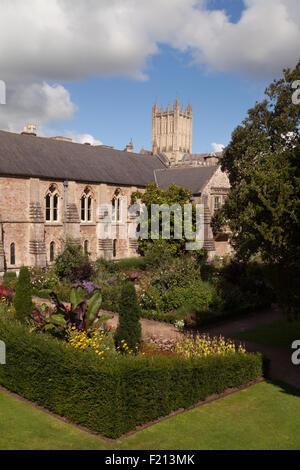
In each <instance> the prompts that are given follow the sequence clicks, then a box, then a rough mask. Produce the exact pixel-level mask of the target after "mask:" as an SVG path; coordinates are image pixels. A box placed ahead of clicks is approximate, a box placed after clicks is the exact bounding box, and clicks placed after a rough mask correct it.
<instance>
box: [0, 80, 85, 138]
mask: <svg viewBox="0 0 300 470" xmlns="http://www.w3.org/2000/svg"><path fill="white" fill-rule="evenodd" d="M76 109H77V107H76V105H75V104H74V103H72V101H71V98H70V94H69V92H68V91H67V90H66V89H65V88H64V87H63V86H62V85H53V86H50V85H49V84H48V83H46V82H43V83H32V84H26V85H21V84H20V85H15V86H14V87H12V88H11V87H8V88H7V99H6V105H4V106H1V107H0V128H1V129H5V130H9V131H11V132H20V130H23V127H24V125H27V124H36V125H37V126H39V127H40V128H42V127H43V126H44V125H45V124H49V123H51V122H56V121H64V120H66V119H72V118H73V115H74V113H75V111H76Z"/></svg>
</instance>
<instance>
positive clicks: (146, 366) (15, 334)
mask: <svg viewBox="0 0 300 470" xmlns="http://www.w3.org/2000/svg"><path fill="white" fill-rule="evenodd" d="M0 338H1V339H2V340H3V341H4V342H5V343H6V347H7V360H6V365H5V366H2V367H0V383H1V385H3V386H5V387H6V388H8V389H9V390H11V391H13V392H15V393H18V394H19V395H21V396H23V397H25V398H27V399H28V400H31V401H33V402H36V403H38V404H39V405H41V406H43V407H45V408H47V409H49V410H50V411H52V412H54V413H57V414H59V415H61V416H64V417H66V418H68V419H70V420H71V421H72V422H74V423H76V424H78V425H82V426H86V427H88V428H90V429H92V430H93V431H96V432H98V433H101V434H103V435H105V436H107V437H110V438H117V437H119V436H121V435H122V434H124V433H127V432H129V431H131V430H134V429H135V428H136V426H140V425H143V424H145V423H147V422H149V421H154V420H155V419H157V418H159V417H161V416H166V415H168V414H169V413H171V412H173V411H175V410H178V409H179V408H187V407H189V406H191V405H193V404H195V403H197V402H198V401H200V400H204V399H206V398H207V397H208V396H209V395H212V394H220V393H223V392H224V391H225V390H226V389H227V388H229V387H238V386H241V385H243V384H246V383H249V382H250V381H252V380H255V379H257V378H258V377H260V376H261V375H262V358H261V355H260V354H239V353H236V354H228V355H226V356H209V357H206V358H194V359H184V358H181V357H170V356H169V357H166V356H160V357H157V356H156V357H154V358H148V357H145V356H136V357H131V356H121V357H118V358H117V359H112V360H109V359H108V360H103V361H102V360H100V358H99V357H98V356H97V355H96V354H95V353H94V352H93V351H80V350H78V349H74V348H73V347H72V346H71V345H68V344H66V343H64V342H62V341H59V340H57V339H54V338H51V337H47V335H44V334H41V333H31V334H30V333H29V330H28V328H26V327H25V326H23V325H18V324H16V323H14V322H12V321H5V320H3V318H2V319H0Z"/></svg>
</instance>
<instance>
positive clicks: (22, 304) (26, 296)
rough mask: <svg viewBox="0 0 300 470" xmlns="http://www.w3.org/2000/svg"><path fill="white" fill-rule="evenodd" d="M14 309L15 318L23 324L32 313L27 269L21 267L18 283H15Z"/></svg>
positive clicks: (30, 288) (29, 280) (30, 289)
mask: <svg viewBox="0 0 300 470" xmlns="http://www.w3.org/2000/svg"><path fill="white" fill-rule="evenodd" d="M14 307H15V310H16V318H17V319H18V320H19V321H21V322H24V321H25V319H26V318H27V317H28V315H30V314H31V312H32V307H33V303H32V287H31V279H30V273H29V270H28V268H26V267H25V266H23V267H22V268H21V269H20V274H19V277H18V281H17V283H16V293H15V297H14Z"/></svg>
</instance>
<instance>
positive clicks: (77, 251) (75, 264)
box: [54, 241, 94, 281]
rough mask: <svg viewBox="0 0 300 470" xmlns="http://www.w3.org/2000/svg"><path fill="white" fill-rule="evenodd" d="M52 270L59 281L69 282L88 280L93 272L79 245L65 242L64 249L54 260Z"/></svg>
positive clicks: (87, 257)
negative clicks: (67, 280)
mask: <svg viewBox="0 0 300 470" xmlns="http://www.w3.org/2000/svg"><path fill="white" fill-rule="evenodd" d="M54 269H55V272H56V274H57V275H58V276H59V278H60V279H69V280H71V281H77V280H78V281H85V280H89V279H90V278H91V277H92V276H93V274H94V270H93V267H92V265H91V263H90V261H89V256H88V255H87V254H86V253H84V252H83V248H82V246H81V245H76V244H73V243H71V242H70V241H67V242H66V244H65V248H64V250H63V252H62V253H61V254H59V255H58V256H57V258H56V260H55V265H54Z"/></svg>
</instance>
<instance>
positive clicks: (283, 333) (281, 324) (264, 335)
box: [233, 319, 300, 348]
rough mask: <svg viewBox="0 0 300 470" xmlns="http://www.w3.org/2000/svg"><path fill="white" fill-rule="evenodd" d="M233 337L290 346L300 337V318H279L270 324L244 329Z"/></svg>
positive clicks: (285, 346)
mask: <svg viewBox="0 0 300 470" xmlns="http://www.w3.org/2000/svg"><path fill="white" fill-rule="evenodd" d="M233 337H234V338H237V339H241V340H245V341H253V342H254V343H261V344H270V345H272V346H281V347H284V348H290V347H291V344H292V342H293V341H294V340H295V339H300V319H299V320H296V321H295V320H294V321H287V320H279V321H276V322H274V323H271V324H269V325H262V326H259V327H257V328H254V329H253V330H248V331H244V332H243V333H239V334H238V335H234V336H233Z"/></svg>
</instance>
